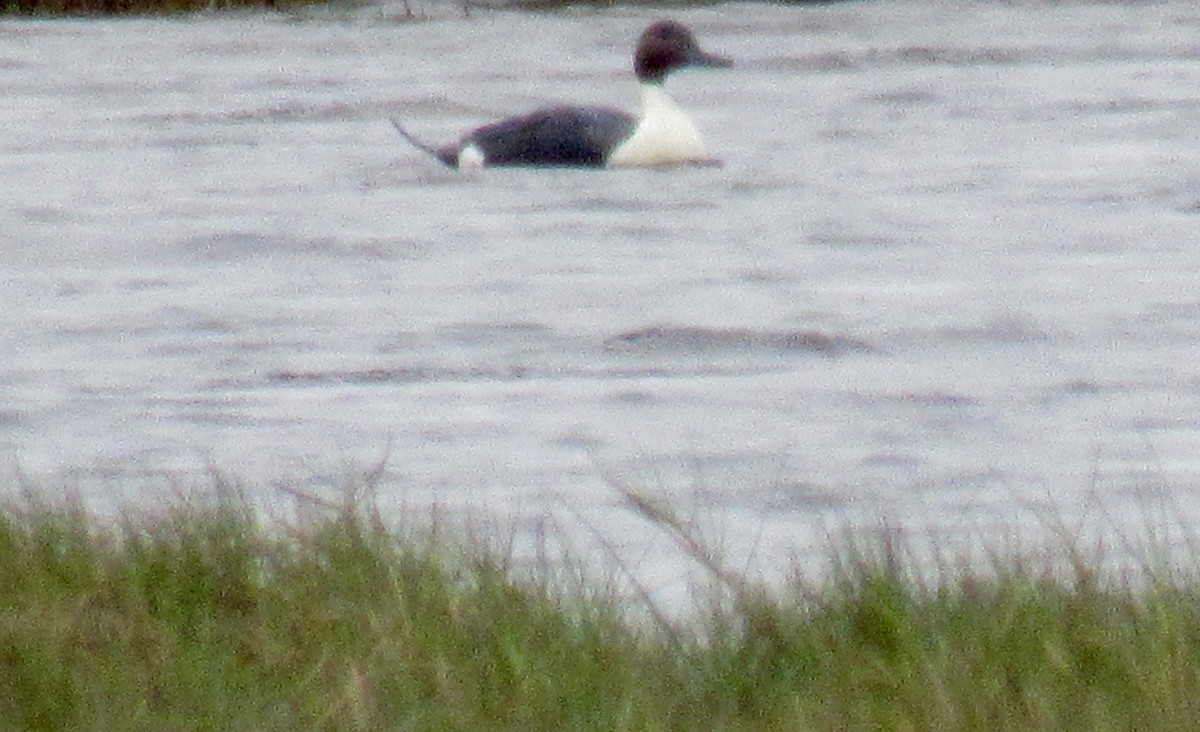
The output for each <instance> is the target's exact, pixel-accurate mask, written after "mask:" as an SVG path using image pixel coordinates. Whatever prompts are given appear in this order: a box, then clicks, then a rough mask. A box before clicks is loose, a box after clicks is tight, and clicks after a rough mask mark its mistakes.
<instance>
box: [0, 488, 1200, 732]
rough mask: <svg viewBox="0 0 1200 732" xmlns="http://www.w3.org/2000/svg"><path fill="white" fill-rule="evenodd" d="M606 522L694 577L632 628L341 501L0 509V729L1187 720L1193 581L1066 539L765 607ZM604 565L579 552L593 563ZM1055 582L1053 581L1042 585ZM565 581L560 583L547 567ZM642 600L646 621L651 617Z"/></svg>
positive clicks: (855, 549) (569, 583)
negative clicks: (708, 581) (683, 594)
mask: <svg viewBox="0 0 1200 732" xmlns="http://www.w3.org/2000/svg"><path fill="white" fill-rule="evenodd" d="M625 497H626V498H627V499H628V500H629V503H630V506H631V509H632V510H634V511H637V512H638V513H640V514H641V515H642V516H644V517H645V518H647V519H648V520H649V521H650V523H651V524H652V525H654V526H655V527H657V530H660V531H663V532H666V534H667V535H669V536H672V537H673V538H674V539H675V540H676V542H677V544H678V546H680V547H681V549H682V550H683V551H684V552H685V553H686V554H687V555H688V556H690V557H691V558H692V559H694V560H695V561H696V562H698V563H699V564H700V565H701V566H702V567H705V568H706V569H707V570H709V572H710V574H711V576H712V578H713V585H712V593H711V597H710V598H709V599H711V602H709V603H707V604H706V605H705V607H704V609H703V610H702V611H698V612H697V613H696V614H695V615H693V616H690V617H688V618H687V619H683V620H674V621H672V620H668V619H667V615H668V614H667V613H663V612H652V613H651V615H652V616H653V617H656V618H657V619H658V620H657V622H653V623H639V622H634V621H633V620H631V608H630V607H629V606H628V601H622V600H621V599H619V597H618V596H617V594H616V593H615V592H613V591H610V590H609V589H608V588H607V586H606V585H604V584H603V583H600V584H599V586H598V585H597V583H595V582H594V581H588V580H582V579H572V578H575V577H582V576H583V575H584V573H583V572H581V571H579V572H573V571H566V572H562V571H556V570H551V569H550V568H548V567H543V568H542V569H541V570H539V571H535V572H532V573H531V572H528V571H518V570H517V569H516V568H515V567H514V563H513V561H512V560H511V558H510V555H508V554H506V553H505V552H503V551H498V550H496V549H492V550H489V549H487V548H486V547H484V546H482V545H481V544H480V542H479V541H477V540H457V539H453V538H450V537H448V536H447V535H446V534H445V533H440V534H439V533H438V532H436V531H427V532H421V531H416V530H413V529H401V528H397V527H393V526H389V525H388V524H387V523H386V522H385V521H383V519H382V518H381V517H380V516H379V515H378V514H377V513H376V512H375V511H373V510H372V509H371V508H370V506H369V505H365V503H364V502H363V501H358V500H350V499H348V500H347V501H346V502H345V503H344V504H342V505H339V506H336V507H333V508H330V509H329V510H326V511H318V510H310V511H307V512H305V513H304V514H301V517H300V518H296V519H293V520H289V521H287V522H275V523H272V524H271V525H269V526H268V525H266V524H264V523H263V521H262V518H261V517H260V516H259V514H258V513H256V512H255V511H253V510H251V509H250V508H249V507H248V505H247V503H246V502H245V501H242V500H241V499H239V498H238V497H237V496H236V493H235V492H231V491H218V493H217V495H215V496H214V497H213V498H212V500H209V501H203V502H182V501H181V502H179V503H178V504H177V505H175V506H173V507H170V508H169V509H166V510H164V511H161V512H158V513H145V512H142V513H139V512H134V511H127V512H125V513H124V514H123V515H122V516H121V517H120V518H118V519H115V520H101V519H98V518H96V517H95V516H93V515H91V514H89V513H88V512H86V511H83V510H81V509H80V508H79V507H77V506H75V505H72V504H70V503H55V502H49V501H44V500H40V499H37V498H33V497H28V496H27V497H26V498H25V499H23V500H20V501H17V502H13V503H10V504H9V505H8V506H7V507H6V508H5V509H4V510H3V512H0V557H2V558H3V559H2V560H0V729H3V730H10V729H11V730H105V731H106V732H119V731H121V730H256V731H264V732H265V731H270V730H523V731H525V730H555V731H559V730H605V731H613V730H639V731H641V730H689V731H690V730H859V729H861V730H868V729H869V730H879V729H884V730H910V729H911V730H932V729H937V730H943V729H944V730H997V729H1004V730H1081V729H1087V730H1135V729H1136V730H1170V729H1192V728H1194V727H1195V725H1196V720H1197V719H1198V718H1200V582H1198V581H1197V580H1196V579H1194V578H1192V577H1190V576H1189V575H1188V574H1187V573H1182V572H1179V571H1169V570H1167V569H1165V568H1164V567H1162V566H1160V565H1158V564H1157V563H1155V562H1150V561H1147V562H1145V563H1143V564H1142V565H1141V566H1140V568H1139V570H1138V571H1137V572H1136V573H1135V574H1133V575H1130V574H1125V575H1124V576H1123V577H1120V578H1118V577H1116V576H1109V575H1107V574H1106V573H1105V572H1104V571H1103V569H1102V567H1101V566H1099V564H1098V563H1096V562H1090V561H1088V557H1087V556H1086V554H1085V553H1084V552H1081V551H1080V550H1079V549H1078V548H1077V547H1074V546H1071V545H1066V546H1064V547H1062V548H1061V550H1060V551H1059V552H1058V553H1057V555H1056V556H1055V557H1054V561H1053V562H1049V561H1048V560H1047V561H1034V560H1030V559H1027V558H1021V557H1019V556H1016V555H1010V554H1003V553H1000V552H996V553H994V554H993V555H992V556H991V558H990V560H988V561H987V562H985V563H984V566H982V567H980V566H976V565H971V566H968V565H967V564H956V563H954V562H951V561H944V562H941V563H940V565H939V566H938V567H937V568H936V570H935V571H926V570H919V569H918V567H917V564H918V563H917V562H916V561H915V560H912V559H910V558H908V557H910V556H911V555H910V553H909V552H908V549H909V547H906V546H905V545H904V544H903V542H902V541H901V540H896V539H892V540H887V539H873V540H872V539H862V538H855V537H853V536H846V537H842V538H836V539H833V540H831V541H832V544H831V546H830V549H829V552H830V553H829V558H830V565H829V566H830V568H831V569H830V572H829V573H828V574H827V575H826V576H825V578H824V579H821V580H819V581H813V580H803V579H797V580H795V581H794V582H792V583H790V584H788V585H787V586H786V587H784V588H782V589H777V590H773V591H772V590H768V589H767V588H766V587H763V586H761V585H759V584H757V583H755V582H754V581H753V580H751V579H750V578H748V577H746V576H744V575H739V574H737V573H734V572H730V571H728V570H727V569H726V568H725V567H723V566H722V564H721V562H720V558H719V556H718V555H717V554H716V553H715V552H713V551H712V550H711V548H710V547H706V546H705V545H704V544H703V543H702V542H700V541H699V540H697V539H696V537H695V535H694V532H692V531H690V529H689V525H688V523H687V522H686V521H685V520H683V519H682V518H680V517H679V516H678V515H677V514H675V513H673V512H672V511H670V510H669V509H667V508H664V507H663V506H661V505H657V504H655V503H653V502H652V501H650V500H648V499H646V498H644V497H641V496H638V495H636V494H634V493H632V492H626V493H625ZM601 561H602V560H601ZM1063 568H1065V571H1064V569H1063ZM568 570H570V567H568ZM652 610H653V609H652Z"/></svg>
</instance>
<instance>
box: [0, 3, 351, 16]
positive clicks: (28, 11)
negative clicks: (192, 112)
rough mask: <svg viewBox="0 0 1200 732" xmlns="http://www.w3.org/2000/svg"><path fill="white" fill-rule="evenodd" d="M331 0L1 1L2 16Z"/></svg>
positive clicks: (265, 6) (281, 6)
mask: <svg viewBox="0 0 1200 732" xmlns="http://www.w3.org/2000/svg"><path fill="white" fill-rule="evenodd" d="M328 3H329V0H0V17H4V16H16V17H106V16H146V15H179V14H184V13H196V12H211V11H218V10H237V9H246V10H290V9H295V8H301V7H305V6H309V5H325V4H328Z"/></svg>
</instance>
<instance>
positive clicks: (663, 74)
mask: <svg viewBox="0 0 1200 732" xmlns="http://www.w3.org/2000/svg"><path fill="white" fill-rule="evenodd" d="M731 66H733V60H732V59H730V58H728V57H726V56H721V55H718V54H714V53H710V52H708V51H705V50H703V49H702V48H701V47H700V44H699V43H698V42H697V41H696V37H695V35H694V34H693V33H692V31H691V30H690V29H689V28H688V27H687V26H686V25H684V24H683V23H680V22H678V21H675V20H657V21H655V22H653V23H651V24H650V25H649V26H647V27H646V29H645V30H644V31H642V34H641V36H640V37H639V38H638V42H637V46H636V48H635V50H634V55H633V69H634V73H635V74H636V75H637V81H638V88H639V92H640V98H641V110H640V113H639V114H638V115H633V114H630V113H629V112H626V111H624V110H620V109H615V108H609V107H602V106H572V105H563V104H558V105H551V106H545V107H541V108H538V109H535V110H533V111H532V112H528V113H526V114H522V115H519V116H516V117H510V118H507V119H502V120H500V121H498V122H492V123H490V124H486V125H483V126H482V127H478V128H476V129H474V130H471V131H470V132H468V133H467V134H466V135H464V136H462V138H460V139H459V140H458V141H456V142H453V143H450V144H446V145H441V146H434V145H429V144H426V143H425V142H423V141H421V140H420V139H419V138H417V137H416V136H414V135H412V134H411V133H409V132H408V130H407V129H406V128H405V127H404V126H403V125H402V124H401V123H400V122H399V121H398V120H395V119H393V120H392V124H393V125H394V126H395V128H396V129H397V130H398V131H399V133H400V134H401V135H402V136H403V137H404V138H405V139H406V140H407V141H408V142H409V143H410V144H412V145H413V146H415V147H416V148H418V149H420V150H423V151H425V152H427V153H429V154H431V155H432V156H434V157H435V158H436V159H437V160H439V161H441V162H442V163H444V164H445V165H447V166H449V167H452V168H458V169H460V170H473V169H479V168H486V167H497V166H539V167H579V168H631V167H663V166H675V165H684V164H718V163H717V161H715V160H713V159H712V158H710V157H709V154H708V149H707V147H706V146H705V144H704V140H703V139H702V138H701V136H700V132H699V131H698V129H697V127H696V125H695V123H694V122H692V120H691V118H690V117H688V115H687V113H685V112H684V111H683V109H682V108H680V107H679V105H678V104H676V103H675V101H674V100H673V99H672V98H671V97H670V96H669V95H668V94H667V93H666V91H665V90H664V88H663V87H664V84H665V82H666V80H667V77H668V75H670V74H671V73H673V72H675V71H678V70H680V69H685V68H692V67H701V68H729V67H731Z"/></svg>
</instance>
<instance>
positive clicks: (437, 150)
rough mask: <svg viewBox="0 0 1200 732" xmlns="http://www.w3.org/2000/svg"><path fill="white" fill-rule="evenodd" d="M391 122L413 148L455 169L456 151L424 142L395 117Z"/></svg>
mask: <svg viewBox="0 0 1200 732" xmlns="http://www.w3.org/2000/svg"><path fill="white" fill-rule="evenodd" d="M390 122H391V123H392V126H393V127H395V128H396V131H397V132H399V133H400V136H401V137H403V138H404V139H405V140H408V142H409V144H411V145H412V146H413V147H415V148H417V149H418V150H422V151H424V152H427V153H429V154H430V155H432V156H434V157H435V158H437V159H438V160H440V161H442V162H443V163H444V164H446V165H449V166H450V167H454V163H455V160H454V158H455V150H453V149H452V148H450V147H434V146H433V145H430V144H429V143H427V142H424V141H422V140H421V139H420V138H418V137H416V136H414V135H413V134H412V133H411V132H409V131H408V130H406V129H404V125H402V124H400V122H399V121H397V120H396V118H395V117H392V118H391V119H390Z"/></svg>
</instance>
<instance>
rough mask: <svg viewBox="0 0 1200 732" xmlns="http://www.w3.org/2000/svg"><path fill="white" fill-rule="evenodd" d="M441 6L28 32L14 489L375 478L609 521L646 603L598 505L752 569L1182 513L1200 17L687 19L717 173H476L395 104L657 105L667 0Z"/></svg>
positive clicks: (1025, 8)
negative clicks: (853, 532)
mask: <svg viewBox="0 0 1200 732" xmlns="http://www.w3.org/2000/svg"><path fill="white" fill-rule="evenodd" d="M418 9H419V10H421V11H422V12H424V13H426V14H428V16H429V17H428V20H427V22H420V23H411V22H406V21H405V20H404V18H403V17H402V15H403V13H402V7H399V6H396V7H393V6H388V5H383V6H370V7H365V8H362V9H359V10H356V11H347V12H340V13H320V12H317V13H312V14H310V15H308V16H305V17H299V18H292V17H287V16H274V15H272V16H261V15H234V16H216V17H200V18H195V19H187V20H122V21H103V20H86V21H57V22H45V21H11V20H10V21H3V22H0V89H3V91H4V97H5V104H4V105H3V108H2V109H0V129H3V133H2V134H0V179H2V180H3V181H4V187H3V191H2V192H0V221H2V222H3V227H2V231H0V252H2V256H3V261H4V272H5V276H4V278H3V281H2V283H0V288H2V289H0V303H2V304H3V308H2V310H0V346H2V348H3V353H5V354H6V358H5V359H4V360H3V361H2V362H0V455H3V456H4V458H5V463H6V464H7V465H8V466H10V468H8V469H9V470H10V471H20V472H22V473H24V474H27V475H30V476H34V477H35V478H38V479H41V480H44V481H46V483H47V484H49V485H61V484H63V483H64V482H65V483H67V484H69V485H73V486H75V488H76V490H79V491H81V492H82V493H83V494H85V498H87V499H89V500H93V501H96V502H98V503H103V502H104V501H105V500H108V499H109V498H110V497H111V495H112V494H114V493H120V494H126V495H124V498H126V499H128V498H129V496H128V495H127V494H128V493H129V492H130V491H134V492H135V493H137V494H139V495H136V496H135V497H136V498H137V500H139V501H140V500H142V499H143V498H144V497H150V496H152V495H155V494H157V493H165V494H170V493H171V491H174V490H178V489H179V485H180V484H186V483H187V482H188V481H189V479H190V478H191V477H194V476H205V475H207V473H208V471H209V470H210V469H212V468H214V467H215V468H217V469H219V470H221V471H223V472H226V473H229V474H232V475H235V476H237V477H239V478H241V479H242V480H244V481H246V483H247V484H248V485H250V486H251V487H252V489H253V490H255V491H259V492H260V493H261V495H262V496H263V497H264V498H265V500H268V501H270V500H272V499H271V496H275V495H277V494H276V493H275V491H274V489H273V488H272V486H273V485H274V484H275V483H276V482H280V481H284V482H291V483H293V484H294V483H297V482H298V483H301V484H305V485H312V484H317V483H320V482H321V481H322V480H325V479H327V478H328V479H330V480H335V479H336V478H337V477H338V476H344V475H345V474H346V473H347V472H354V471H361V470H367V469H370V467H371V466H373V465H375V464H376V463H378V462H379V461H380V460H382V459H384V458H385V457H386V480H385V481H384V483H383V484H382V485H381V487H380V493H379V501H380V504H381V505H382V506H383V507H384V508H385V510H395V511H404V510H411V509H414V508H417V507H422V506H426V505H428V504H430V503H437V504H438V505H439V506H441V507H442V508H441V509H440V510H445V511H451V512H452V511H454V510H457V509H463V510H467V511H469V512H471V513H473V514H474V515H476V516H485V517H491V516H495V517H498V518H499V519H500V520H501V521H502V522H511V523H512V524H513V525H515V526H517V527H518V528H519V529H520V530H524V529H529V530H530V532H531V533H537V531H536V530H540V529H541V528H544V527H545V526H547V525H552V527H553V528H554V529H555V531H558V532H560V533H561V534H562V535H563V536H565V539H563V540H564V541H566V542H567V543H569V544H572V545H574V546H576V547H579V546H586V545H588V544H589V542H592V541H593V540H594V539H595V537H596V536H597V535H600V536H604V537H605V539H606V540H607V541H608V542H609V543H610V544H611V547H612V548H614V549H615V550H618V551H622V552H627V553H628V555H627V556H628V559H627V561H628V563H629V565H630V567H632V568H633V571H635V572H639V573H642V575H643V576H644V577H647V578H648V579H647V580H646V581H647V582H648V583H649V584H651V585H660V584H670V583H671V582H672V581H675V580H677V578H678V572H679V569H678V561H677V560H676V559H675V558H673V556H672V555H670V554H669V552H664V551H662V537H661V536H660V535H658V534H656V532H654V531H652V530H650V529H648V528H647V527H646V525H645V524H644V523H642V522H640V520H639V519H637V518H636V517H634V516H633V515H631V513H630V512H629V511H627V510H625V509H624V508H623V507H622V506H621V505H620V499H619V497H618V495H617V492H616V491H615V490H614V488H613V485H614V484H619V485H626V486H630V487H633V488H636V489H638V490H641V491H645V492H647V493H649V494H651V495H660V494H661V495H666V496H669V497H671V498H672V499H673V500H678V501H680V502H681V505H685V506H689V507H691V508H689V509H688V510H692V509H695V510H697V511H698V512H699V513H700V514H701V515H702V518H703V519H704V521H705V526H706V527H707V530H710V531H714V532H718V534H719V537H718V538H719V539H720V540H721V541H722V542H723V543H724V545H725V546H726V548H727V550H728V551H729V552H730V554H731V555H734V556H744V555H753V556H755V557H757V559H758V560H759V561H760V562H761V563H762V564H764V565H766V566H772V565H778V563H779V557H781V556H783V555H785V554H789V553H790V552H792V551H796V552H799V553H800V554H801V555H802V556H803V555H804V554H805V553H806V552H807V551H809V550H811V549H812V548H813V547H814V546H817V545H819V544H820V543H821V542H822V532H823V531H824V530H825V529H826V528H828V527H829V526H830V525H834V526H841V525H846V524H863V525H868V526H872V525H881V524H887V525H889V526H902V527H905V528H906V529H911V530H913V531H914V532H919V533H921V534H922V535H926V536H933V537H937V541H939V542H947V543H949V545H954V542H968V543H969V542H972V541H979V540H980V539H981V538H982V539H984V540H985V541H986V540H987V539H988V538H989V537H992V538H994V537H1002V536H1008V537H1011V536H1018V537H1023V536H1026V535H1028V532H1030V531H1032V530H1040V529H1041V528H1044V526H1045V524H1044V523H1043V521H1044V520H1045V517H1046V516H1047V515H1053V516H1057V517H1060V518H1062V519H1064V520H1065V521H1067V523H1071V524H1076V525H1080V526H1083V525H1085V524H1086V525H1088V526H1091V525H1092V524H1093V523H1096V522H1095V521H1091V519H1089V518H1088V517H1089V516H1093V517H1094V516H1095V515H1096V512H1097V511H1099V513H1100V515H1101V516H1102V517H1103V519H1102V520H1101V521H1099V522H1098V523H1099V524H1102V526H1100V527H1099V528H1097V529H1096V530H1098V531H1103V530H1109V529H1112V528H1114V525H1116V526H1117V527H1118V528H1120V527H1121V526H1126V528H1128V525H1134V524H1137V522H1138V521H1139V520H1141V519H1142V518H1144V516H1145V515H1146V513H1147V512H1153V511H1156V510H1158V509H1159V508H1160V507H1161V508H1162V509H1163V510H1165V511H1168V512H1169V513H1170V515H1171V518H1172V520H1176V519H1177V520H1178V521H1179V522H1181V523H1183V524H1188V525H1190V524H1193V523H1194V520H1195V518H1197V517H1196V515H1195V514H1196V513H1197V512H1198V510H1200V503H1197V501H1196V500H1195V488H1196V486H1197V476H1198V474H1200V451H1198V449H1197V448H1198V447H1200V365H1198V362H1200V359H1198V358H1197V349H1196V343H1197V342H1200V279H1198V277H1200V275H1197V272H1200V246H1198V244H1200V218H1198V215H1200V146H1197V145H1196V129H1197V124H1198V123H1200V45H1197V42H1196V37H1197V32H1198V31H1200V8H1197V7H1196V6H1195V5H1194V4H1193V3H1191V2H1184V1H1182V0H1181V1H1178V2H1160V3H1148V4H1147V3H1130V4H1111V3H1105V4H1074V3H1051V4H1040V3H1015V4H1014V3H990V2H963V3H953V2H899V1H896V2H879V3H853V4H845V5H817V6H810V7H782V6H773V5H755V4H731V5H719V6H715V7H710V8H706V9H700V10H688V11H683V12H679V13H678V14H676V15H677V17H679V18H680V19H682V20H684V21H686V22H688V23H689V24H691V25H693V26H694V27H695V29H696V31H697V33H698V35H699V37H700V39H701V41H702V43H703V44H704V45H705V46H706V47H707V48H709V49H710V50H713V51H716V52H719V53H724V54H727V55H730V56H733V57H734V58H736V59H737V61H738V66H737V67H736V68H735V69H732V70H730V71H727V72H717V71H712V72H705V71H695V72H687V73H684V74H681V75H679V76H677V77H675V78H673V79H672V80H671V83H670V85H669V88H670V90H671V91H672V93H673V95H674V96H675V98H676V99H677V100H679V101H680V103H681V104H683V105H684V106H685V107H686V108H688V109H689V110H691V111H692V113H693V115H694V116H695V118H696V120H697V122H698V123H699V125H700V127H701V128H702V129H703V130H704V131H705V133H706V137H707V138H708V143H709V146H710V148H711V149H712V151H713V152H714V153H715V154H716V155H718V156H719V157H721V158H722V159H723V160H724V162H725V165H724V167H721V168H699V169H686V170H673V171H669V172H653V171H614V172H580V171H544V170H543V171H528V170H524V171H522V170H509V171H503V170H501V171H485V172H484V173H483V174H480V175H461V174H458V173H456V172H452V171H448V170H444V169H440V168H439V167H437V165H436V164H435V163H433V162H432V161H431V160H429V159H427V158H426V157H424V156H423V155H422V154H421V153H419V152H418V151H415V150H413V149H411V148H410V147H408V146H406V145H405V144H404V142H403V141H402V140H401V139H400V138H399V137H398V136H397V135H396V134H395V132H394V130H392V129H391V127H390V125H389V123H388V122H387V118H388V117H389V116H391V115H396V116H398V117H401V118H403V119H404V121H405V122H406V124H407V125H408V126H409V127H410V128H411V129H413V130H414V131H416V132H418V133H419V134H421V135H423V136H425V137H428V138H430V139H433V140H439V141H441V140H448V139H451V138H453V137H456V136H457V135H458V134H459V133H460V132H461V131H463V130H465V129H467V128H470V127H472V126H474V125H477V124H481V123H483V122H486V121H489V120H491V119H494V118H495V117H497V116H500V115H503V114H507V113H513V112H519V111H525V110H527V109H529V108H531V107H532V106H534V105H536V104H538V103H540V102H543V101H547V100H573V101H578V102H584V103H602V104H619V105H622V106H626V107H632V106H633V105H634V104H635V102H636V94H635V92H634V90H633V88H632V83H631V82H630V80H629V77H630V73H629V60H628V54H629V51H630V48H631V46H632V43H633V40H634V38H635V37H636V35H637V33H638V32H640V30H641V28H642V27H643V26H644V24H645V23H646V22H647V21H648V20H650V19H651V18H652V17H653V16H652V15H650V14H648V13H647V12H645V11H643V10H639V9H628V10H606V11H604V12H599V13H597V12H570V13H562V14H537V15H535V14H516V13H508V12H492V11H476V12H474V13H473V14H472V15H471V16H470V17H468V18H464V17H461V15H460V14H458V13H457V12H456V11H455V10H454V8H451V7H442V6H432V5H429V6H422V7H419V8H418ZM514 39H516V40H514ZM1097 506H1099V507H1100V508H1099V509H1098V508H1097ZM1089 522H1091V523H1089ZM1126 522H1128V523H1126ZM522 527H523V528H522ZM1081 530H1083V529H1081ZM1087 530H1089V531H1090V530H1091V529H1087Z"/></svg>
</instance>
